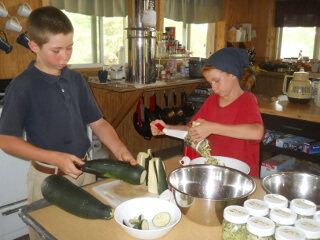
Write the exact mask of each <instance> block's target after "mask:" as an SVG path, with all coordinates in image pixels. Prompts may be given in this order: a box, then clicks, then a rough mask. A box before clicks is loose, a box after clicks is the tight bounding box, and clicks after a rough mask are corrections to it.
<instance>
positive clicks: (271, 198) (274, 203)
mask: <svg viewBox="0 0 320 240" xmlns="http://www.w3.org/2000/svg"><path fill="white" fill-rule="evenodd" d="M263 201H265V202H266V203H267V205H268V207H269V208H270V209H273V208H287V207H288V199H287V198H286V197H285V196H282V195H280V194H266V195H264V197H263Z"/></svg>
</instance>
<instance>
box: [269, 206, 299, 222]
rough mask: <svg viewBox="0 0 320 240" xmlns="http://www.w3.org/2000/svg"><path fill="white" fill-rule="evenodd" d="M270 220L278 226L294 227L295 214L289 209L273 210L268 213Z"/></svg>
mask: <svg viewBox="0 0 320 240" xmlns="http://www.w3.org/2000/svg"><path fill="white" fill-rule="evenodd" d="M270 219H271V220H272V221H274V222H275V223H277V224H279V225H294V223H295V222H296V220H297V214H296V213H295V212H294V211H293V210H291V209H289V208H273V209H271V211H270Z"/></svg>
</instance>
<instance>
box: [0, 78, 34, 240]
mask: <svg viewBox="0 0 320 240" xmlns="http://www.w3.org/2000/svg"><path fill="white" fill-rule="evenodd" d="M1 81H2V80H0V82H1ZM1 112H2V106H0V116H1ZM0 160H1V168H0V196H1V197H0V239H1V240H11V239H15V238H18V237H21V236H23V235H26V234H28V228H27V225H26V224H25V223H24V222H23V221H22V220H21V218H20V217H19V216H18V210H19V208H21V207H22V206H25V205H27V172H28V170H29V165H30V162H29V161H27V160H24V159H20V158H17V157H14V156H11V155H9V154H7V153H5V152H4V151H2V150H1V149H0Z"/></svg>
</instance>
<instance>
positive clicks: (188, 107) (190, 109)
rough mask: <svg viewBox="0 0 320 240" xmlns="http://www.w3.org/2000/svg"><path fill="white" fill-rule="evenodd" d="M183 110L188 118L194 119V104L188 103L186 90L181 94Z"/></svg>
mask: <svg viewBox="0 0 320 240" xmlns="http://www.w3.org/2000/svg"><path fill="white" fill-rule="evenodd" d="M181 109H182V111H183V112H184V115H185V116H186V117H192V116H193V114H194V111H195V106H194V105H193V103H192V102H190V101H188V97H187V93H186V89H185V88H183V91H182V92H181Z"/></svg>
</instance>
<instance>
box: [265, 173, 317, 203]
mask: <svg viewBox="0 0 320 240" xmlns="http://www.w3.org/2000/svg"><path fill="white" fill-rule="evenodd" d="M261 184H262V188H263V189H264V190H265V191H266V192H267V193H274V194H280V195H283V196H285V197H286V198H288V200H289V201H291V200H292V199H295V198H304V199H307V200H309V201H312V202H314V203H315V204H316V205H317V209H320V176H318V175H314V174H310V173H299V172H282V173H273V174H270V175H267V176H266V177H264V178H263V179H262V182H261Z"/></svg>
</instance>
